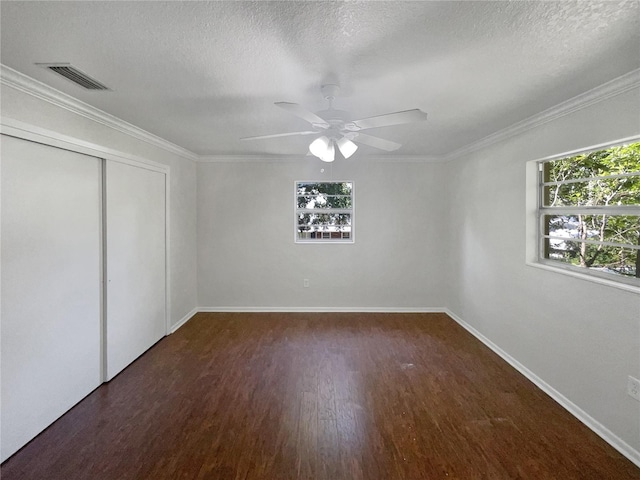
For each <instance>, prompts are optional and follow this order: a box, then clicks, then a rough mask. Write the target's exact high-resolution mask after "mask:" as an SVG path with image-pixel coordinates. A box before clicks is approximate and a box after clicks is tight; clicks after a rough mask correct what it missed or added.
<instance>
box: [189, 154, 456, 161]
mask: <svg viewBox="0 0 640 480" xmlns="http://www.w3.org/2000/svg"><path fill="white" fill-rule="evenodd" d="M309 159H310V160H316V159H315V158H312V157H307V156H306V155H259V154H258V155H200V157H199V158H198V162H200V163H295V162H302V161H307V160H309ZM442 161H444V158H443V157H441V156H435V155H363V156H354V157H353V158H351V159H349V160H344V162H366V163H437V162H442Z"/></svg>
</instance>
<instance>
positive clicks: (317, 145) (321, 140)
mask: <svg viewBox="0 0 640 480" xmlns="http://www.w3.org/2000/svg"><path fill="white" fill-rule="evenodd" d="M309 151H310V152H311V154H312V155H314V156H316V157H318V158H319V159H320V160H322V161H323V162H333V161H334V160H335V158H336V149H335V146H334V145H333V141H332V140H329V137H326V136H324V135H323V136H322V137H318V138H316V139H315V140H314V141H313V142H311V144H310V145H309Z"/></svg>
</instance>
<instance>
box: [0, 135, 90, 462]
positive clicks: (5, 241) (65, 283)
mask: <svg viewBox="0 0 640 480" xmlns="http://www.w3.org/2000/svg"><path fill="white" fill-rule="evenodd" d="M1 140H2V161H1V162H2V163H1V165H0V169H1V177H2V179H1V191H2V198H1V202H2V203H1V208H2V212H1V213H2V215H1V218H2V220H1V222H2V225H1V227H2V247H1V260H2V271H1V290H2V291H1V295H2V304H1V362H2V363H1V365H2V377H1V390H2V394H1V396H2V398H1V401H2V402H1V416H2V418H1V425H2V426H1V440H2V460H5V459H6V458H7V457H8V456H10V455H11V454H13V453H14V452H15V451H16V450H18V449H19V448H20V447H22V446H23V445H24V444H25V443H26V442H28V441H29V440H30V439H31V438H33V437H34V436H35V435H37V434H38V433H39V432H40V431H42V430H43V429H44V428H46V427H47V426H48V425H49V424H51V423H52V422H53V421H54V420H56V419H57V418H58V417H59V416H60V415H62V414H63V413H64V412H66V411H67V410H68V409H69V408H71V407H72V406H73V405H74V404H75V403H77V402H78V401H79V400H81V399H82V398H83V397H85V396H86V395H87V394H88V393H90V392H91V391H92V390H93V389H94V388H96V387H97V386H98V385H99V384H100V383H101V376H102V375H101V361H102V354H101V290H102V287H101V285H102V282H101V274H102V268H101V264H102V253H101V236H102V222H101V168H102V166H101V162H102V161H101V160H100V159H98V158H94V157H89V156H86V155H82V154H78V153H74V152H69V151H66V150H61V149H58V148H54V147H50V146H45V145H41V144H38V143H33V142H29V141H26V140H22V139H17V138H13V137H8V136H4V135H3V136H2V137H1Z"/></svg>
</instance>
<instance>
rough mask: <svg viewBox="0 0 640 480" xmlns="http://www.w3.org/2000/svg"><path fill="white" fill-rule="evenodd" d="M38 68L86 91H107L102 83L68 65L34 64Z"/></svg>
mask: <svg viewBox="0 0 640 480" xmlns="http://www.w3.org/2000/svg"><path fill="white" fill-rule="evenodd" d="M36 65H38V66H39V67H43V68H46V69H47V70H51V71H52V72H55V73H57V74H58V75H62V76H63V77H64V78H66V79H67V80H71V81H72V82H73V83H75V84H76V85H80V86H81V87H82V88H86V89H87V90H109V88H108V87H106V86H105V85H103V84H102V83H100V82H98V81H97V80H94V79H93V78H91V77H90V76H88V75H87V74H86V73H83V72H81V71H80V70H78V69H77V68H76V67H74V66H72V65H71V64H69V63H36Z"/></svg>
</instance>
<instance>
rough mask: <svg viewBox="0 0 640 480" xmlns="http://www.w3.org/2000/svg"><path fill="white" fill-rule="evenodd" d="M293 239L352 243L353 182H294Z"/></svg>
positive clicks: (298, 240) (309, 241)
mask: <svg viewBox="0 0 640 480" xmlns="http://www.w3.org/2000/svg"><path fill="white" fill-rule="evenodd" d="M296 242H301V243H302V242H307V243H320V242H327V243H353V182H321V183H318V182H296Z"/></svg>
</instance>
